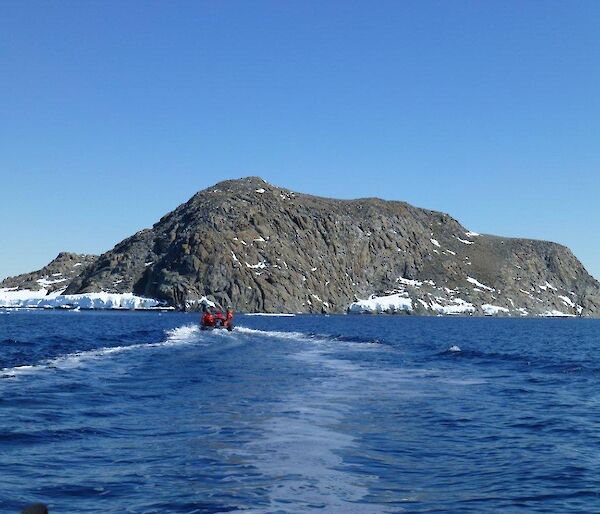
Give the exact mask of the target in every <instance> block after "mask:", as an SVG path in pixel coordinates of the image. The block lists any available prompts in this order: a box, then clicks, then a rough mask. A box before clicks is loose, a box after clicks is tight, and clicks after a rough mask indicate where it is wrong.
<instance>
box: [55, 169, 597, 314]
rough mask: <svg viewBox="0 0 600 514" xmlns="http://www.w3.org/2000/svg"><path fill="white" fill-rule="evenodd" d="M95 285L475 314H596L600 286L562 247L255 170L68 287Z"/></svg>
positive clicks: (276, 303)
mask: <svg viewBox="0 0 600 514" xmlns="http://www.w3.org/2000/svg"><path fill="white" fill-rule="evenodd" d="M410 281H417V282H414V283H411V282H410ZM418 282H420V284H418ZM478 284H480V285H481V286H485V287H478ZM95 291H107V292H129V291H133V292H134V293H136V294H139V295H143V296H150V297H155V298H159V299H163V300H166V301H167V302H169V303H170V304H172V305H175V306H177V307H180V308H186V307H189V306H190V305H193V304H194V302H195V301H196V300H197V299H198V298H200V297H202V296H205V295H213V296H214V297H215V298H217V299H218V300H219V301H221V302H222V303H224V304H232V305H233V306H234V307H235V308H237V309H239V310H244V311H265V312H282V311H287V312H344V311H345V310H346V309H347V308H348V305H349V304H350V303H351V302H353V301H354V300H356V299H357V298H367V297H369V296H370V295H372V294H377V295H382V294H390V293H399V294H400V295H401V296H404V297H410V299H411V300H412V303H413V305H414V309H413V312H417V313H422V314H435V313H437V312H440V310H439V309H436V307H435V306H436V305H437V306H442V307H443V306H452V305H455V304H456V303H457V302H458V301H459V300H460V301H462V302H465V303H470V304H472V305H473V306H474V307H473V313H474V314H484V313H486V310H485V309H484V308H483V307H482V306H484V305H491V306H492V307H493V306H495V307H501V309H499V310H497V312H496V313H498V314H502V313H508V314H521V315H523V314H528V315H537V314H543V313H549V312H550V313H551V312H553V311H556V312H558V311H560V312H564V313H567V314H581V315H586V316H596V315H598V312H599V310H598V309H599V306H600V285H599V284H598V282H597V281H596V280H595V279H594V278H593V277H591V276H590V275H589V274H588V273H587V272H586V270H585V269H584V267H583V266H582V265H581V263H580V262H579V261H578V260H577V259H576V258H575V257H574V256H573V254H572V253H571V252H570V251H569V250H568V249H567V248H565V247H564V246H561V245H558V244H555V243H550V242H544V241H533V240H525V239H510V238H500V237H494V236H487V235H474V234H473V233H470V232H468V231H467V230H466V229H465V228H464V227H462V226H461V225H460V223H458V222H457V221H456V220H455V219H453V218H452V217H450V216H448V215H447V214H444V213H440V212H435V211H430V210H426V209H420V208H416V207H413V206H411V205H409V204H406V203H403V202H389V201H383V200H379V199H374V198H369V199H360V200H334V199H328V198H319V197H315V196H310V195H305V194H299V193H293V192H290V191H288V190H287V189H284V188H280V187H277V186H273V185H270V184H268V183H266V182H265V181H263V180H262V179H260V178H258V177H249V178H245V179H240V180H230V181H225V182H221V183H219V184H217V185H215V186H213V187H211V188H208V189H206V190H204V191H201V192H199V193H197V194H196V195H194V196H193V197H192V198H191V199H190V200H189V201H188V202H186V203H185V204H183V205H181V206H179V207H178V208H177V209H175V210H174V211H173V212H171V213H169V214H167V215H166V216H164V217H163V218H162V219H161V220H160V221H159V222H158V223H156V224H155V225H154V226H153V227H152V228H151V229H147V230H143V231H141V232H138V233H137V234H135V235H134V236H132V237H130V238H128V239H126V240H124V241H122V242H121V243H119V244H118V245H117V246H115V248H113V249H112V250H111V251H109V252H107V253H105V254H103V255H101V256H100V257H99V258H98V259H97V260H96V262H94V263H93V264H92V265H91V266H90V267H89V268H88V269H86V270H85V273H82V274H81V275H80V276H79V277H77V278H76V279H75V280H73V281H72V282H71V284H70V285H69V288H68V290H67V293H87V292H95ZM503 309H506V310H503Z"/></svg>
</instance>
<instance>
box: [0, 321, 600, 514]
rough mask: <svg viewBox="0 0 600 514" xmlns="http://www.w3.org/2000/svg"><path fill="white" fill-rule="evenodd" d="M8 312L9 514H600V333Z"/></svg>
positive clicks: (544, 325) (581, 327)
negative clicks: (37, 512)
mask: <svg viewBox="0 0 600 514" xmlns="http://www.w3.org/2000/svg"><path fill="white" fill-rule="evenodd" d="M197 322H198V316H197V315H193V314H185V313H157V312H91V311H90V312H59V311H18V310H4V311H2V310H0V370H1V371H0V455H1V461H0V512H2V513H13V512H14V513H18V512H20V510H21V509H22V508H23V507H24V506H25V505H26V504H27V503H32V502H36V501H39V502H44V503H47V504H48V505H49V507H50V513H51V514H53V513H92V512H93V513H96V512H97V513H104V514H108V513H186V514H192V513H216V512H237V511H243V512H257V513H288V512H289V513H304V512H326V513H338V512H339V513H396V512H440V513H441V512H451V513H454V512H460V513H465V512H466V513H469V512H476V513H482V512H561V513H567V512H600V497H599V496H598V492H599V491H600V472H599V471H598V465H599V464H600V408H599V407H600V355H599V352H598V348H599V347H600V321H596V320H586V319H510V318H504V319H499V318H498V319H493V318H461V317H457V318H452V317H443V318H442V317H440V318H419V317H414V316H311V315H299V316H295V317H262V316H242V315H240V316H237V317H236V323H237V327H236V330H235V331H234V332H232V333H228V332H226V331H215V332H202V331H200V330H198V326H197Z"/></svg>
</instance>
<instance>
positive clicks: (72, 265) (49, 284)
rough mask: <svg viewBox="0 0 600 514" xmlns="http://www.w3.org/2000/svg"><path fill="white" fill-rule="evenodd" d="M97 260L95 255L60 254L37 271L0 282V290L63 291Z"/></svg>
mask: <svg viewBox="0 0 600 514" xmlns="http://www.w3.org/2000/svg"><path fill="white" fill-rule="evenodd" d="M97 258H98V257H97V256H96V255H83V254H76V253H68V252H61V253H59V254H58V255H57V257H56V258H55V259H54V260H53V261H52V262H50V264H48V265H47V266H44V267H43V268H42V269H40V270H38V271H33V272H31V273H24V274H23V275H17V276H16V277H9V278H7V279H4V280H3V281H2V282H0V288H10V289H12V288H16V289H29V290H31V291H39V290H40V289H46V290H47V291H48V292H50V293H52V292H54V291H58V290H61V289H65V288H66V287H67V286H68V285H69V284H70V283H71V281H72V280H73V279H74V278H76V277H78V276H79V275H80V274H82V273H83V272H84V271H86V269H87V268H88V266H90V265H91V264H93V263H94V262H95V260H96V259H97Z"/></svg>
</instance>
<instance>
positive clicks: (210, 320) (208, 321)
mask: <svg viewBox="0 0 600 514" xmlns="http://www.w3.org/2000/svg"><path fill="white" fill-rule="evenodd" d="M201 324H202V326H203V327H214V326H215V317H214V315H213V313H212V312H211V311H210V309H207V310H206V311H204V314H203V315H202V322H201Z"/></svg>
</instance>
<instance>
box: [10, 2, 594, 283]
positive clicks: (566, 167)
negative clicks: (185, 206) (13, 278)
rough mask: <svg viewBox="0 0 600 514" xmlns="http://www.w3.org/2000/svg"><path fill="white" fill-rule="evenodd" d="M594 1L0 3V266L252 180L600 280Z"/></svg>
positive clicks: (92, 249) (32, 263)
mask: <svg viewBox="0 0 600 514" xmlns="http://www.w3.org/2000/svg"><path fill="white" fill-rule="evenodd" d="M599 139H600V2H598V1H587V2H586V1H572V2H566V1H562V0H561V1H558V2H554V1H551V0H540V1H522V0H519V1H514V2H509V1H506V2H500V1H489V2H480V1H451V2H450V1H440V2H435V1H424V0H417V1H414V2H411V1H406V0H403V1H389V2H386V1H381V0H378V1H376V2H371V1H364V2H355V1H351V0H343V1H322V0H319V1H309V0H301V1H300V0H298V1H291V0H285V1H272V2H262V1H246V0H243V1H211V2H203V1H199V0H198V1H190V2H186V1H172V2H171V1H161V2H153V1H147V0H144V1H134V0H128V1H105V0H102V1H89V0H88V1H84V2H81V1H79V0H77V1H56V2H48V1H40V2H34V1H26V0H3V1H2V2H0V179H1V182H0V184H1V186H0V187H1V201H0V218H1V221H0V227H1V228H0V277H4V276H7V275H12V274H16V273H20V272H25V271H31V270H33V269H37V268H39V267H41V266H43V265H44V264H46V263H47V262H48V261H49V260H50V259H52V258H53V257H54V256H55V255H56V254H57V253H58V252H59V251H61V250H68V251H75V252H86V253H99V252H103V251H106V250H108V249H110V248H111V247H112V246H113V245H114V244H116V243H117V242H118V241H120V240H121V239H123V238H124V237H126V236H128V235H131V234H132V233H134V232H136V231H137V230H139V229H141V228H144V227H148V226H150V225H152V224H153V223H154V222H155V221H157V220H158V219H159V218H160V217H161V216H162V215H163V214H165V213H166V212H168V211H169V210H171V209H173V208H175V207H176V206H177V205H178V204H180V203H181V202H183V201H185V200H187V199H188V198H189V197H190V196H191V195H192V194H193V193H195V192H196V191H198V190H200V189H204V188H205V187H208V186H210V185H212V184H214V183H215V182H218V181H220V180H223V179H226V178H238V177H242V176H247V175H260V176H262V177H263V178H265V179H266V180H268V181H269V182H272V183H275V184H278V185H282V186H285V187H288V188H290V189H293V190H295V191H302V192H309V193H313V194H318V195H324V196H334V197H342V198H351V197H361V196H379V197H383V198H387V199H397V200H405V201H408V202H410V203H413V204H415V205H418V206H421V207H428V208H431V209H436V210H442V211H445V212H448V213H450V214H451V215H453V216H454V217H456V218H458V219H459V221H461V222H462V223H463V224H464V225H466V226H467V227H468V228H469V229H472V230H475V231H478V232H484V233H493V234H499V235H506V236H526V237H532V238H538V239H550V240H554V241H558V242H561V243H563V244H566V245H568V246H569V247H571V249H573V251H574V252H575V254H576V255H577V256H578V257H579V258H580V259H581V260H582V261H583V262H584V264H585V265H586V266H587V267H588V269H589V270H590V272H591V273H592V274H594V275H595V276H596V277H600V241H599V238H598V237H597V234H598V232H597V228H598V226H599V225H600V206H599V203H598V195H599V193H600V188H599V185H600V179H599V177H598V174H599V172H600V140H599Z"/></svg>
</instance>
